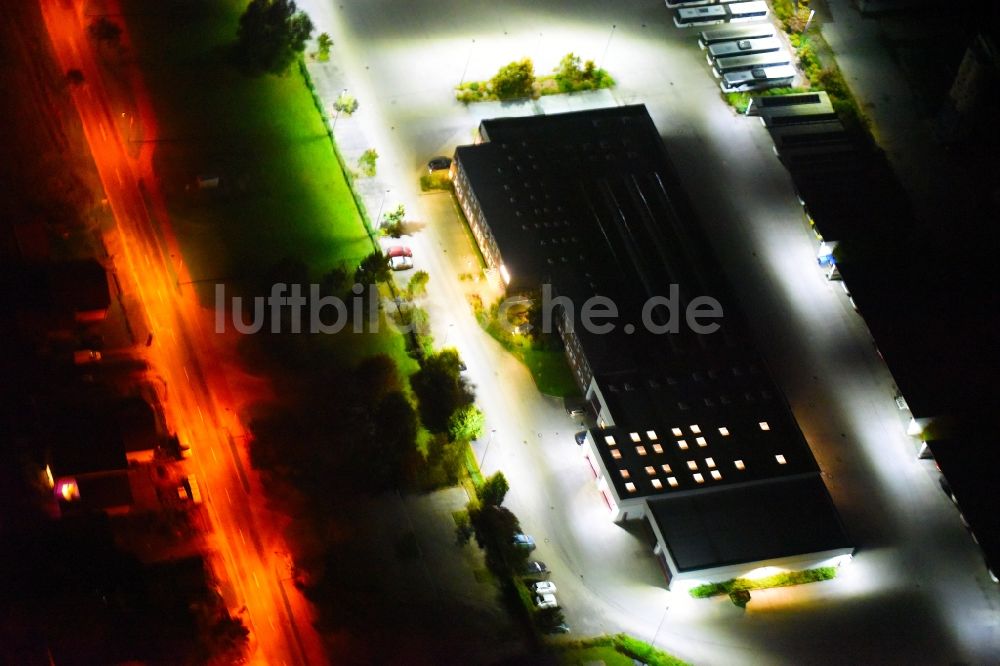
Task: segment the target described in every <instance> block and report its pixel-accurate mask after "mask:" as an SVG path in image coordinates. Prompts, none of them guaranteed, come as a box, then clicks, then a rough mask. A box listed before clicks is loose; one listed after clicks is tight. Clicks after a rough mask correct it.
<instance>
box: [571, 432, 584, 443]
mask: <svg viewBox="0 0 1000 666" xmlns="http://www.w3.org/2000/svg"><path fill="white" fill-rule="evenodd" d="M573 437H574V438H575V439H576V443H577V444H579V445H583V443H584V442H586V441H587V431H586V430H581V431H580V432H578V433H576V434H575V435H573Z"/></svg>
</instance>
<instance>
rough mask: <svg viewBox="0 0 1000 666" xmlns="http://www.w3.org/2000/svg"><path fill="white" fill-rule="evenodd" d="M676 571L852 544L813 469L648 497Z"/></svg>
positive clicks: (755, 560)
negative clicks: (788, 475)
mask: <svg viewBox="0 0 1000 666" xmlns="http://www.w3.org/2000/svg"><path fill="white" fill-rule="evenodd" d="M649 508H650V511H651V512H652V514H653V519H654V520H655V521H656V524H657V526H658V527H659V529H660V531H661V532H662V533H663V538H664V540H665V541H666V543H667V547H668V548H669V550H670V555H671V557H672V558H673V560H674V563H675V564H676V565H677V568H678V570H679V571H694V570H699V569H706V568H711V567H720V566H726V565H733V564H743V563H747V562H759V561H764V560H769V559H774V558H778V557H786V556H794V555H799V554H803V553H816V552H823V551H826V550H834V549H838V548H851V544H850V543H849V542H848V540H847V536H846V535H845V533H844V529H843V526H842V525H841V523H840V519H839V517H838V516H837V511H836V509H835V508H834V506H833V502H832V501H831V500H830V495H829V493H827V491H826V487H825V486H824V485H823V482H822V481H821V480H820V478H819V476H818V475H817V474H811V475H807V476H802V477H796V478H788V479H783V480H780V481H773V482H771V483H764V484H750V485H742V486H735V487H729V488H722V489H719V490H715V491H712V492H704V493H695V494H689V495H678V496H674V497H666V498H663V499H657V500H650V502H649Z"/></svg>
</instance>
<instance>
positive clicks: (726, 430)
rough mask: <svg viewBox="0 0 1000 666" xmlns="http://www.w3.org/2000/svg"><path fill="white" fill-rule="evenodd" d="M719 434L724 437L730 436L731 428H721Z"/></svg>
mask: <svg viewBox="0 0 1000 666" xmlns="http://www.w3.org/2000/svg"><path fill="white" fill-rule="evenodd" d="M719 434H720V435H722V436H723V437H729V428H726V427H722V428H719Z"/></svg>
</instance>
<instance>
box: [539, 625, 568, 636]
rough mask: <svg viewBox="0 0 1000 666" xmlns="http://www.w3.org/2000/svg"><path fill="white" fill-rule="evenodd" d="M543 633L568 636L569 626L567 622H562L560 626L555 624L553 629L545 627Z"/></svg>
mask: <svg viewBox="0 0 1000 666" xmlns="http://www.w3.org/2000/svg"><path fill="white" fill-rule="evenodd" d="M542 631H544V632H545V633H547V634H568V633H569V625H568V624H566V623H565V622H560V623H559V624H554V625H552V626H551V627H545V628H544V629H542Z"/></svg>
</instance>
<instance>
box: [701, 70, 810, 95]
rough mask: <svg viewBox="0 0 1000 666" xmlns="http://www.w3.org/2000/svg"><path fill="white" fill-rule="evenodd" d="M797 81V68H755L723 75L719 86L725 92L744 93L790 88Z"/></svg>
mask: <svg viewBox="0 0 1000 666" xmlns="http://www.w3.org/2000/svg"><path fill="white" fill-rule="evenodd" d="M794 79H795V68H794V67H792V66H791V65H777V66H775V67H753V68H751V69H741V70H739V71H736V72H727V73H725V74H723V75H722V83H720V84H719V86H720V87H721V88H722V90H723V92H742V91H744V90H761V89H763V88H777V87H780V86H790V85H791V84H792V81H793V80H794Z"/></svg>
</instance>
